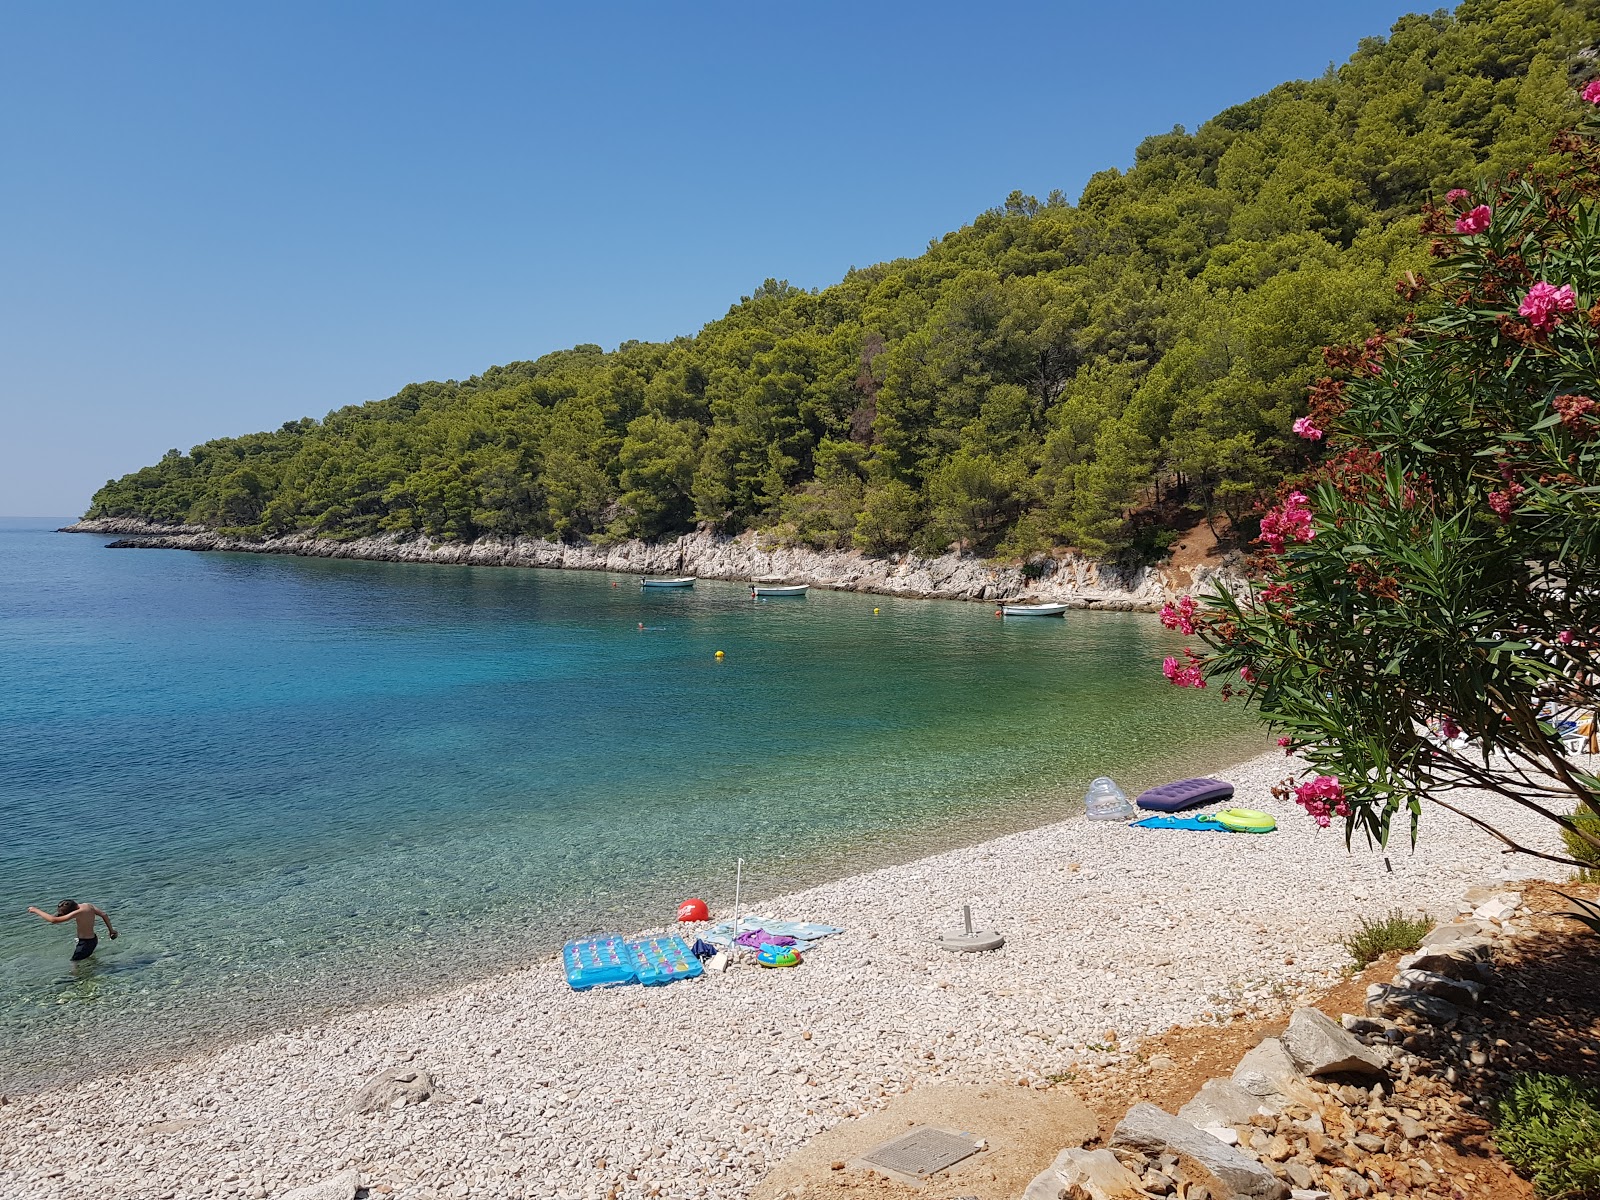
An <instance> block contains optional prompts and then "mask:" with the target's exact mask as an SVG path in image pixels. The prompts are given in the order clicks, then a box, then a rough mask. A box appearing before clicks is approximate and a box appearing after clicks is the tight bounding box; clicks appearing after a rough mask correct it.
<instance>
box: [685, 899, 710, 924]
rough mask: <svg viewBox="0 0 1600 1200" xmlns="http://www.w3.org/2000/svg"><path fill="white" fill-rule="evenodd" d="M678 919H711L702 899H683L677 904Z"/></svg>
mask: <svg viewBox="0 0 1600 1200" xmlns="http://www.w3.org/2000/svg"><path fill="white" fill-rule="evenodd" d="M678 920H680V921H709V920H711V912H710V910H709V909H707V908H706V902H705V901H704V900H685V901H684V902H683V903H682V904H680V905H678Z"/></svg>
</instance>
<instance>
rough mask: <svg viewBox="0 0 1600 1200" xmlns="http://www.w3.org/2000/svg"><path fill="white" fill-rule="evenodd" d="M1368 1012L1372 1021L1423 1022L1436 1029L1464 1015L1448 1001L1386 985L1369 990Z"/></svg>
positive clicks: (1408, 989)
mask: <svg viewBox="0 0 1600 1200" xmlns="http://www.w3.org/2000/svg"><path fill="white" fill-rule="evenodd" d="M1366 1010H1367V1016H1369V1017H1389V1018H1392V1019H1394V1020H1412V1021H1418V1020H1421V1021H1427V1022H1429V1023H1430V1024H1434V1025H1448V1024H1449V1023H1450V1022H1451V1021H1454V1020H1455V1019H1456V1018H1457V1017H1459V1016H1460V1015H1461V1010H1460V1009H1459V1008H1457V1007H1456V1006H1455V1005H1454V1004H1451V1003H1450V1001H1448V1000H1441V999H1440V998H1439V997H1438V996H1430V995H1428V994H1427V993H1426V992H1418V991H1413V990H1412V989H1411V988H1404V987H1394V986H1393V985H1391V984H1387V983H1375V984H1373V985H1372V986H1371V987H1369V988H1368V989H1367V1002H1366Z"/></svg>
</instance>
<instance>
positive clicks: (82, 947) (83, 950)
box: [28, 900, 117, 962]
mask: <svg viewBox="0 0 1600 1200" xmlns="http://www.w3.org/2000/svg"><path fill="white" fill-rule="evenodd" d="M28 911H29V912H31V913H33V914H34V915H35V916H39V917H43V918H44V919H45V920H46V921H49V922H50V924H52V925H59V924H61V922H63V921H76V922H77V925H78V944H77V945H76V946H74V947H73V948H72V961H73V962H82V961H83V960H84V959H86V958H88V957H89V956H90V955H91V954H93V953H94V948H95V947H96V946H98V945H99V944H100V939H99V938H98V937H97V936H96V935H95V931H94V921H95V918H96V917H99V918H100V919H101V920H102V921H104V922H105V923H106V932H107V933H109V934H110V935H111V936H112V938H113V939H115V938H116V936H117V931H116V930H115V929H113V928H112V926H111V918H110V917H109V916H108V915H107V914H106V913H105V911H104V910H103V909H99V908H96V907H95V906H94V905H92V904H79V903H78V902H77V901H76V900H63V901H62V902H61V903H60V904H58V905H56V912H55V916H51V915H50V914H49V913H47V912H45V911H44V909H42V908H34V907H33V906H32V905H29V906H28Z"/></svg>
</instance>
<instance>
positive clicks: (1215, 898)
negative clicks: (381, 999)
mask: <svg viewBox="0 0 1600 1200" xmlns="http://www.w3.org/2000/svg"><path fill="white" fill-rule="evenodd" d="M1302 765H1303V764H1300V763H1298V762H1297V761H1295V760H1286V759H1285V758H1284V757H1283V756H1282V755H1281V754H1279V753H1270V754H1265V755H1262V756H1260V757H1258V758H1255V759H1252V760H1250V761H1249V762H1246V763H1242V764H1240V765H1239V766H1238V767H1236V768H1234V769H1232V770H1229V771H1225V772H1221V773H1220V774H1221V776H1222V777H1224V778H1228V779H1230V780H1232V781H1233V782H1234V783H1235V785H1236V787H1237V793H1236V798H1235V803H1236V804H1239V805H1242V806H1248V807H1252V808H1258V809H1262V810H1264V811H1267V812H1271V813H1273V814H1274V815H1275V816H1276V817H1277V819H1278V821H1279V829H1278V830H1277V831H1276V832H1275V833H1272V834H1270V835H1266V836H1259V837H1258V836H1251V835H1248V834H1224V833H1210V832H1204V833H1202V832H1186V831H1167V830H1143V829H1133V828H1129V827H1127V826H1124V825H1122V824H1120V823H1114V822H1090V821H1087V820H1084V819H1082V818H1073V819H1069V820H1064V821H1061V822H1059V823H1056V824H1052V825H1047V826H1043V827H1041V828H1037V829H1032V830H1028V831H1025V832H1021V833H1016V834H1011V835H1008V836H1004V837H999V838H995V839H993V840H990V841H986V842H982V843H980V844H977V845H973V846H968V847H964V848H961V849H957V850H952V851H948V852H945V853H942V854H939V855H936V856H933V857H930V858H924V859H920V860H918V861H914V862H908V863H904V864H901V865H898V866H892V867H887V868H883V869H880V870H876V871H873V872H871V873H868V874H862V875H856V876H851V877H847V878H843V879H839V880H837V881H835V882H832V883H827V884H824V885H822V886H818V887H813V888H809V889H806V890H804V891H800V892H796V893H794V894H791V895H786V896H780V897H773V898H762V899H758V900H757V901H755V902H753V903H752V905H751V911H752V912H754V913H759V914H763V915H770V916H773V917H777V918H793V919H804V920H812V921H820V922H826V923H829V924H833V925H837V926H841V927H843V928H844V930H845V932H844V933H842V934H839V935H837V936H834V937H831V938H828V939H826V940H825V941H823V942H821V943H819V944H818V945H817V946H816V947H815V949H814V950H812V951H811V952H810V953H809V954H808V955H807V956H806V960H805V962H804V963H803V965H801V966H800V967H798V968H796V969H792V970H772V971H768V970H762V969H760V968H758V967H756V966H755V965H753V962H752V961H751V960H750V959H748V958H747V959H744V960H742V961H740V962H739V963H738V964H737V965H736V966H735V967H734V968H733V969H732V970H730V971H728V972H727V973H726V974H721V975H707V976H705V977H703V978H700V979H696V980H692V981H688V982H684V983H679V984H674V985H671V986H668V987H663V988H651V989H644V988H640V987H626V988H618V989H613V990H608V991H595V992H586V993H575V992H573V991H571V990H570V989H569V988H568V986H567V984H566V982H565V979H564V977H563V974H562V970H561V967H560V964H559V962H558V961H556V960H555V959H553V958H552V959H549V960H546V961H542V962H539V963H536V964H534V965H532V966H530V967H527V968H525V969H519V970H515V971H510V972H507V973H504V974H502V975H499V976H495V977H493V978H490V979H486V980H479V981H475V982H463V984H462V986H460V987H459V988H457V989H455V990H452V991H447V992H443V993H438V994H434V995H431V996H427V997H424V998H421V999H415V1000H410V1001H406V1002H404V1003H397V1004H392V1005H387V1006H383V1007H378V1008H374V1009H369V1010H366V1011H363V1012H359V1013H353V1014H348V1015H344V1016H340V1017H336V1018H333V1019H331V1020H329V1021H327V1022H326V1023H323V1024H320V1025H316V1026H310V1027H304V1028H297V1029H292V1030H286V1031H282V1032H278V1033H274V1034H271V1035H269V1036H265V1037H259V1038H255V1039H253V1040H249V1041H242V1042H239V1043H237V1044H234V1045H229V1046H226V1047H224V1048H221V1049H217V1050H212V1051H208V1052H205V1053H202V1054H198V1055H196V1056H194V1057H190V1058H186V1059H182V1060H179V1061H175V1062H164V1063H157V1064H152V1065H150V1066H147V1067H145V1068H143V1069H141V1070H138V1071H136V1072H132V1073H125V1074H115V1075H103V1076H100V1077H97V1078H89V1079H86V1080H83V1081H81V1082H78V1083H75V1084H72V1085H70V1086H64V1087H60V1088H54V1089H50V1090H46V1091H41V1092H35V1093H31V1094H23V1095H12V1096H9V1097H5V1098H4V1103H3V1104H0V1196H3V1197H5V1198H6V1200H53V1198H56V1197H61V1198H66V1197H71V1198H73V1200H86V1198H90V1197H106V1198H110V1197H117V1198H119V1200H123V1198H128V1200H133V1198H149V1200H190V1198H198V1197H248V1198H251V1200H263V1198H266V1200H276V1198H277V1197H280V1196H283V1195H284V1194H285V1193H288V1192H290V1191H292V1190H293V1189H295V1188H299V1187H302V1186H305V1185H308V1184H313V1183H315V1182H317V1181H318V1180H321V1179H324V1178H326V1177H328V1176H330V1175H333V1174H335V1173H336V1172H338V1171H340V1170H343V1169H345V1168H348V1167H355V1168H357V1169H359V1171H360V1172H361V1177H362V1181H363V1183H364V1184H365V1186H367V1187H368V1188H369V1189H373V1191H372V1194H373V1195H380V1194H381V1195H386V1196H391V1197H396V1198H399V1200H437V1198H443V1197H449V1198H451V1200H455V1198H466V1197H627V1198H633V1197H640V1198H643V1197H656V1196H663V1197H673V1198H676V1197H685V1198H687V1197H697V1198H698V1197H717V1198H723V1197H727V1198H732V1197H742V1196H745V1195H748V1194H749V1192H750V1190H751V1189H752V1188H753V1187H754V1186H755V1185H756V1183H758V1182H759V1181H760V1179H761V1178H762V1177H763V1175H764V1174H765V1173H766V1171H767V1170H768V1169H769V1168H770V1166H771V1165H772V1164H774V1163H775V1162H777V1161H779V1160H781V1159H782V1158H783V1157H784V1156H786V1155H787V1154H789V1153H791V1152H793V1151H794V1150H796V1149H798V1148H799V1147H801V1146H803V1145H804V1144H805V1143H806V1142H807V1141H808V1140H809V1139H810V1138H812V1137H814V1136H815V1135H816V1134H818V1133H820V1132H821V1131H823V1130H825V1129H828V1128H831V1127H833V1126H835V1125H837V1124H839V1123H840V1122H844V1121H848V1120H850V1119H852V1118H854V1117H857V1116H860V1115H862V1114H865V1113H868V1112H871V1111H873V1110H875V1109H877V1108H880V1107H882V1106H883V1105H884V1104H885V1103H886V1102H887V1101H888V1099H890V1098H891V1097H893V1096H894V1095H896V1094H899V1093H902V1092H905V1091H909V1090H912V1089H915V1088H917V1087H919V1086H923V1085H927V1084H932V1083H975V1084H983V1083H994V1082H1002V1083H1006V1084H1011V1085H1015V1084H1019V1083H1020V1084H1024V1085H1026V1086H1029V1087H1033V1088H1037V1089H1048V1088H1050V1087H1053V1086H1060V1085H1061V1081H1063V1080H1066V1079H1068V1078H1069V1077H1071V1076H1073V1075H1074V1074H1081V1073H1082V1072H1085V1071H1093V1070H1094V1069H1096V1068H1097V1067H1100V1066H1105V1065H1110V1064H1111V1063H1114V1062H1116V1061H1118V1059H1119V1058H1120V1056H1121V1055H1123V1054H1125V1053H1127V1052H1128V1050H1129V1049H1131V1047H1133V1045H1134V1044H1135V1043H1136V1042H1137V1040H1138V1039H1139V1038H1140V1037H1143V1036H1146V1035H1149V1034H1153V1033H1157V1032H1160V1031H1162V1030H1165V1029H1167V1028H1169V1027H1171V1026H1173V1025H1175V1024H1192V1023H1196V1022H1202V1021H1206V1020H1217V1019H1227V1018H1230V1017H1233V1016H1237V1015H1240V1014H1249V1013H1257V1012H1260V1013H1269V1012H1276V1011H1282V1010H1283V1009H1285V1008H1287V1007H1288V1006H1289V1005H1291V1004H1292V1003H1293V1001H1294V1000H1295V998H1296V997H1298V996H1300V995H1303V994H1305V993H1307V992H1312V991H1316V990H1318V989H1320V988H1323V987H1325V986H1327V985H1329V984H1331V983H1333V982H1335V981H1336V980H1337V979H1338V978H1339V977H1340V974H1341V972H1342V970H1343V968H1344V966H1345V964H1346V963H1347V962H1348V958H1347V956H1346V954H1345V951H1344V950H1343V948H1342V947H1341V946H1340V945H1339V941H1338V939H1339V937H1340V936H1341V935H1343V934H1346V933H1348V932H1349V931H1350V930H1352V929H1353V928H1354V927H1355V926H1356V925H1357V923H1358V922H1359V920H1360V919H1361V918H1362V917H1374V916H1381V915H1382V914H1384V913H1385V912H1387V911H1388V910H1389V909H1391V908H1393V907H1399V908H1402V909H1405V910H1407V911H1410V912H1426V913H1430V914H1431V915H1433V916H1435V917H1448V916H1453V915H1454V913H1455V911H1456V905H1457V901H1458V899H1459V897H1460V895H1461V893H1462V891H1463V889H1464V888H1465V887H1468V886H1472V885H1475V884H1483V883H1486V882H1488V883H1493V882H1496V881H1500V880H1507V879H1520V878H1530V877H1538V878H1552V879H1560V878H1564V877H1565V874H1566V872H1565V868H1563V867H1561V866H1559V865H1556V864H1552V863H1544V862H1541V861H1538V860H1533V859H1531V858H1528V857H1526V856H1519V857H1508V856H1505V855H1502V854H1501V853H1500V849H1499V844H1498V843H1496V842H1494V841H1492V840H1491V839H1489V838H1488V837H1487V835H1485V834H1483V833H1482V832H1481V831H1478V830H1476V829H1475V828H1473V827H1472V826H1470V825H1469V824H1467V823H1466V822H1464V821H1462V820H1460V819H1459V818H1456V817H1454V816H1453V815H1452V814H1449V813H1446V812H1444V811H1442V810H1433V809H1430V810H1428V811H1426V812H1425V814H1424V818H1423V823H1422V828H1421V837H1420V842H1419V845H1418V846H1417V848H1416V850H1415V851H1412V850H1411V849H1410V847H1409V846H1408V845H1406V844H1405V831H1404V829H1397V831H1396V845H1395V846H1393V847H1392V848H1391V850H1390V851H1389V853H1388V855H1387V857H1385V855H1384V854H1383V853H1382V852H1379V851H1375V850H1372V849H1369V848H1368V847H1366V846H1365V845H1364V844H1363V843H1360V842H1358V843H1356V845H1355V846H1354V848H1353V849H1352V850H1350V851H1348V852H1347V851H1346V849H1345V846H1344V843H1343V834H1342V831H1341V830H1339V829H1337V828H1335V829H1327V830H1319V829H1318V828H1317V827H1316V826H1315V825H1314V824H1313V823H1312V822H1311V820H1310V819H1309V818H1307V817H1306V816H1305V814H1304V813H1302V812H1301V811H1300V810H1298V809H1297V808H1295V807H1294V806H1293V805H1289V804H1284V803H1281V802H1279V801H1277V800H1275V799H1274V798H1273V797H1272V796H1271V795H1270V792H1269V789H1270V787H1271V786H1272V785H1273V784H1274V783H1276V782H1277V781H1278V780H1280V779H1281V778H1283V777H1284V776H1286V775H1288V774H1290V773H1292V772H1294V771H1296V770H1298V769H1300V768H1301V767H1302ZM1479 804H1480V805H1481V806H1480V807H1479V808H1478V809H1477V811H1479V812H1480V813H1489V812H1493V813H1494V814H1495V815H1496V817H1497V818H1498V819H1500V820H1501V821H1502V822H1503V825H1504V827H1505V828H1506V829H1507V830H1508V831H1511V832H1513V833H1514V834H1516V835H1517V836H1519V837H1520V839H1521V840H1522V841H1524V843H1525V844H1528V845H1530V846H1533V847H1535V848H1539V849H1554V848H1556V844H1555V843H1556V839H1555V836H1554V831H1553V830H1546V829H1545V828H1541V825H1542V824H1543V823H1542V822H1540V821H1539V820H1538V819H1536V818H1530V817H1528V816H1526V815H1524V814H1523V813H1522V812H1521V811H1520V810H1517V809H1516V807H1515V806H1513V805H1511V804H1509V803H1507V802H1504V801H1498V802H1497V801H1494V800H1491V799H1488V798H1480V799H1479ZM962 904H971V905H972V906H973V909H974V913H975V916H976V917H977V919H978V922H979V924H980V925H981V926H983V927H986V928H992V929H995V930H997V931H999V932H1001V933H1003V934H1004V935H1005V937H1006V939H1007V940H1006V945H1005V947H1004V948H1003V949H1002V950H1000V951H998V952H995V953H992V954H976V955H957V954H949V953H945V952H943V951H941V950H939V949H938V948H937V947H936V946H935V945H934V943H933V940H932V939H933V937H934V935H935V934H937V933H938V932H939V930H940V929H941V928H945V927H948V926H951V925H953V924H955V923H956V922H957V920H958V919H959V911H960V906H961V905H962ZM714 915H727V914H714ZM405 1067H410V1068H413V1069H420V1070H422V1071H426V1072H427V1073H428V1075H429V1076H431V1078H432V1079H433V1081H434V1084H435V1087H436V1089H437V1090H436V1091H435V1093H434V1094H433V1096H432V1097H431V1098H429V1099H427V1100H426V1101H423V1102H421V1103H418V1104H414V1105H409V1106H406V1107H399V1108H391V1109H385V1110H381V1111H377V1112H358V1111H354V1109H353V1101H354V1099H355V1097H356V1094H357V1093H358V1092H359V1091H360V1089H361V1088H362V1087H363V1085H365V1084H367V1083H368V1082H369V1081H370V1080H372V1079H373V1078H374V1077H375V1076H377V1075H378V1074H380V1073H381V1072H384V1071H387V1070H391V1069H394V1068H405Z"/></svg>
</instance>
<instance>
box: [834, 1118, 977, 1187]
mask: <svg viewBox="0 0 1600 1200" xmlns="http://www.w3.org/2000/svg"><path fill="white" fill-rule="evenodd" d="M977 1152H978V1142H977V1139H976V1138H970V1137H964V1136H962V1135H961V1134H959V1133H946V1132H945V1131H944V1130H942V1129H934V1128H932V1127H931V1126H924V1127H923V1128H921V1129H913V1130H912V1131H911V1132H910V1133H908V1134H905V1135H903V1136H901V1137H897V1138H895V1139H894V1141H892V1142H885V1143H884V1144H883V1145H881V1146H879V1147H877V1149H875V1150H869V1151H868V1152H867V1153H865V1154H863V1155H862V1156H861V1161H862V1162H865V1163H871V1164H872V1165H873V1166H875V1167H882V1168H884V1169H885V1170H888V1171H898V1172H900V1173H901V1174H902V1175H914V1176H915V1177H916V1178H918V1179H926V1178H927V1177H928V1176H929V1175H933V1174H936V1173H937V1172H939V1171H943V1170H944V1169H945V1168H946V1167H951V1166H954V1165H955V1164H956V1163H958V1162H960V1161H961V1160H962V1159H964V1158H971V1157H972V1156H973V1155H974V1154H976V1153H977Z"/></svg>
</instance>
